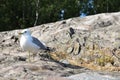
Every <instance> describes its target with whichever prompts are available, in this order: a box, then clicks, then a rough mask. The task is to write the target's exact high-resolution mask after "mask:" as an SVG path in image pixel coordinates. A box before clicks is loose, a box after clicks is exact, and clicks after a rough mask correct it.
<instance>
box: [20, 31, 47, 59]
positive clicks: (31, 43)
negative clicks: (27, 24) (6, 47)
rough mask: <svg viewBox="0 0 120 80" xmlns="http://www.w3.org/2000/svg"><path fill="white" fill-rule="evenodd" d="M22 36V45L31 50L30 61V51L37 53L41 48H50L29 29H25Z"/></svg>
mask: <svg viewBox="0 0 120 80" xmlns="http://www.w3.org/2000/svg"><path fill="white" fill-rule="evenodd" d="M20 34H21V38H20V46H21V48H22V49H23V50H26V51H28V52H29V61H30V52H31V53H37V52H38V51H39V50H40V49H42V50H49V48H48V47H47V46H46V45H45V44H44V43H43V42H41V41H39V40H38V39H37V38H35V37H33V36H31V32H30V30H28V29H25V30H23V31H22V32H21V33H20Z"/></svg>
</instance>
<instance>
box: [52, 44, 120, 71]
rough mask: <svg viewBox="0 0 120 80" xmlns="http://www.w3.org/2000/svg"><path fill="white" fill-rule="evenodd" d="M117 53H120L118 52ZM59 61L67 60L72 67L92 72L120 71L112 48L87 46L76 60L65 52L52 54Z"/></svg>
mask: <svg viewBox="0 0 120 80" xmlns="http://www.w3.org/2000/svg"><path fill="white" fill-rule="evenodd" d="M116 52H117V53H120V50H119V52H118V51H116ZM50 55H51V57H52V58H53V59H55V60H57V61H59V60H61V59H66V60H68V61H69V63H70V64H72V65H77V66H82V67H86V68H89V69H92V70H106V71H120V67H116V66H114V62H115V59H114V56H113V53H112V50H111V49H110V48H100V47H99V46H97V45H93V46H92V47H89V46H87V47H86V48H85V52H84V54H83V55H82V56H80V57H78V58H76V57H75V56H71V55H69V54H67V53H64V52H63V51H57V52H54V53H51V54H50Z"/></svg>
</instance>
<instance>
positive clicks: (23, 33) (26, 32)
mask: <svg viewBox="0 0 120 80" xmlns="http://www.w3.org/2000/svg"><path fill="white" fill-rule="evenodd" d="M19 34H21V35H31V32H30V30H29V29H24V30H23V31H21V32H20V33H19Z"/></svg>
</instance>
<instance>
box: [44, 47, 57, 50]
mask: <svg viewBox="0 0 120 80" xmlns="http://www.w3.org/2000/svg"><path fill="white" fill-rule="evenodd" d="M46 50H47V51H55V48H51V47H46Z"/></svg>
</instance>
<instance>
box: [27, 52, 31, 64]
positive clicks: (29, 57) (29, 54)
mask: <svg viewBox="0 0 120 80" xmlns="http://www.w3.org/2000/svg"><path fill="white" fill-rule="evenodd" d="M28 52H29V55H28V61H29V62H31V60H30V51H28Z"/></svg>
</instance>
